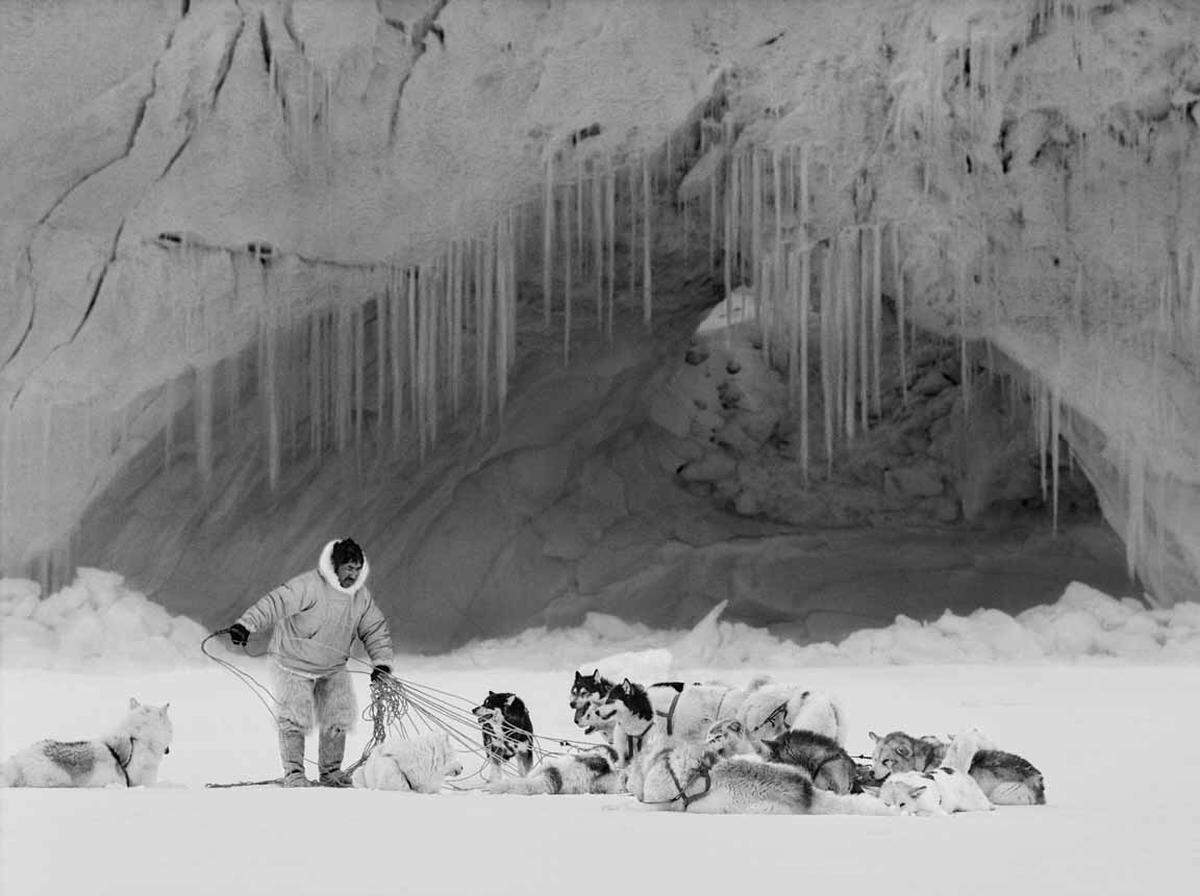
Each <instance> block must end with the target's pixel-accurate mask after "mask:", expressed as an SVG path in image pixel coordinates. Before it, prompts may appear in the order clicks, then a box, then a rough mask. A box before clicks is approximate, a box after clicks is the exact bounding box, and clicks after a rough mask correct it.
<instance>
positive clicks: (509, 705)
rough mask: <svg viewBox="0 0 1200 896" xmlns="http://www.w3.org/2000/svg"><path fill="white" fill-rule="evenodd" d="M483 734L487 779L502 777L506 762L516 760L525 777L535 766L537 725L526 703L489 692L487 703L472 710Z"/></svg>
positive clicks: (513, 697)
mask: <svg viewBox="0 0 1200 896" xmlns="http://www.w3.org/2000/svg"><path fill="white" fill-rule="evenodd" d="M471 712H473V713H474V714H475V718H476V719H477V720H478V721H479V728H480V731H481V732H482V734H483V749H484V752H485V753H487V761H488V765H487V778H488V780H489V781H490V780H492V779H493V778H499V777H500V776H501V775H502V774H503V766H504V763H506V762H508V761H509V760H510V759H514V758H515V759H516V761H517V768H518V770H519V771H520V773H521V774H522V775H527V774H529V770H530V768H532V767H533V722H532V721H531V720H530V718H529V710H528V709H526V708H525V702H524V701H523V700H522V699H521V698H520V697H518V696H517V695H516V694H508V693H503V694H498V693H496V692H495V691H488V695H487V698H486V699H485V700H484V701H483V703H481V704H479V706H476V707H475V708H474V709H472V710H471Z"/></svg>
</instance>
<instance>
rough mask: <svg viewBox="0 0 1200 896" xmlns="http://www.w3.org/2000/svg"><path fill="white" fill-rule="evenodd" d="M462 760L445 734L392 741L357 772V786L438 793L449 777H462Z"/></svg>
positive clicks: (378, 749) (355, 777) (371, 756)
mask: <svg viewBox="0 0 1200 896" xmlns="http://www.w3.org/2000/svg"><path fill="white" fill-rule="evenodd" d="M462 770H463V766H462V761H461V760H459V758H458V755H457V754H456V753H455V751H454V747H453V745H452V744H451V743H450V735H449V734H447V733H446V732H444V731H438V732H432V733H430V734H421V735H418V736H416V737H412V738H407V739H404V738H390V737H389V738H388V739H387V740H385V741H384V742H383V743H382V744H380V745H379V746H377V747H376V748H375V749H374V750H372V751H371V755H369V756H368V757H367V761H366V762H364V763H363V764H362V765H360V766H359V767H358V768H357V769H355V770H354V774H353V775H352V776H351V780H352V782H353V784H354V786H355V787H361V788H367V789H370V790H400V791H410V792H413V793H437V792H438V791H440V790H441V789H442V784H443V783H444V782H445V779H446V778H447V777H455V776H457V775H461V774H462Z"/></svg>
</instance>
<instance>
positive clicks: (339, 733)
mask: <svg viewBox="0 0 1200 896" xmlns="http://www.w3.org/2000/svg"><path fill="white" fill-rule="evenodd" d="M345 753H346V729H345V728H322V729H321V740H320V741H319V743H318V747H317V763H318V768H319V769H320V770H321V779H320V780H321V786H322V787H350V786H351V782H350V776H349V775H347V774H346V773H345V772H343V771H342V757H343V756H344V755H345Z"/></svg>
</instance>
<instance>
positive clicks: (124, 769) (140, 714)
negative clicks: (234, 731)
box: [0, 697, 174, 787]
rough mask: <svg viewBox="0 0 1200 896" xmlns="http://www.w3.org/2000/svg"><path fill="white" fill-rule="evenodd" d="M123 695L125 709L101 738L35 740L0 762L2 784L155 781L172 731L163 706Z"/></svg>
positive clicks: (136, 784)
mask: <svg viewBox="0 0 1200 896" xmlns="http://www.w3.org/2000/svg"><path fill="white" fill-rule="evenodd" d="M169 705H170V704H167V703H164V704H163V705H162V706H149V705H143V704H141V703H138V701H137V700H135V699H134V698H133V697H130V698H129V713H128V714H127V715H126V716H125V718H124V719H123V720H122V721H121V723H120V724H119V725H118V726H117V727H116V728H115V729H114V730H113V731H112V733H111V734H109V735H108V736H106V737H100V738H96V739H95V740H77V741H68V742H64V741H59V740H40V741H38V742H37V743H35V744H33V745H32V746H30V747H26V748H25V749H24V750H22V751H21V752H19V753H17V754H16V755H15V756H13V757H12V758H11V759H9V760H8V761H7V762H5V763H4V764H3V765H2V766H0V786H2V787H106V786H107V785H109V784H118V785H120V786H122V787H140V786H142V785H150V784H154V783H155V782H156V781H157V780H158V767H159V765H160V764H161V763H162V760H163V757H164V756H165V755H166V754H167V753H170V752H171V738H172V736H173V734H174V731H173V728H172V726H171V720H170V719H169V718H167V707H168V706H169Z"/></svg>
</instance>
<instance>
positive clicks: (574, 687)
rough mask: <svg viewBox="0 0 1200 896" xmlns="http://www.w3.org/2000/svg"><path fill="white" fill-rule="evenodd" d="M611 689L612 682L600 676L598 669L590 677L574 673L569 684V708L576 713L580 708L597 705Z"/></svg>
mask: <svg viewBox="0 0 1200 896" xmlns="http://www.w3.org/2000/svg"><path fill="white" fill-rule="evenodd" d="M611 687H612V682H611V681H609V680H608V679H606V678H605V677H604V676H602V675H601V674H600V670H599V669H596V670H594V671H593V672H592V674H591V675H581V674H579V673H578V672H576V673H575V680H574V681H573V682H572V683H571V708H572V709H574V710H576V711H578V710H579V708H580V707H581V706H586V705H587V704H589V703H599V702H600V701H601V700H603V699H604V695H605V694H606V693H608V691H609V689H610V688H611Z"/></svg>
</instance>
